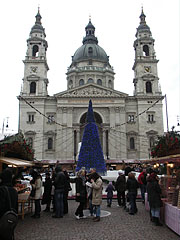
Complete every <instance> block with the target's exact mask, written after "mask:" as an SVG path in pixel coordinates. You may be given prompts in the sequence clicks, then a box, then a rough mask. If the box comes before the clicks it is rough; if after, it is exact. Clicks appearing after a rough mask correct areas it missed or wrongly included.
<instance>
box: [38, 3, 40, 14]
mask: <svg viewBox="0 0 180 240" xmlns="http://www.w3.org/2000/svg"><path fill="white" fill-rule="evenodd" d="M38 13H40V4H38Z"/></svg>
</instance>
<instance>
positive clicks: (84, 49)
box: [73, 43, 109, 63]
mask: <svg viewBox="0 0 180 240" xmlns="http://www.w3.org/2000/svg"><path fill="white" fill-rule="evenodd" d="M87 59H93V60H98V61H102V62H105V63H107V62H109V60H108V56H107V54H106V52H105V51H104V49H103V48H101V47H100V46H99V45H97V44H93V43H86V44H84V45H82V46H81V47H80V48H78V49H77V50H76V52H75V54H74V56H73V61H75V62H79V61H81V60H87Z"/></svg>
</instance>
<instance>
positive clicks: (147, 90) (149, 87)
mask: <svg viewBox="0 0 180 240" xmlns="http://www.w3.org/2000/svg"><path fill="white" fill-rule="evenodd" d="M146 92H147V93H152V84H151V82H149V81H148V82H146Z"/></svg>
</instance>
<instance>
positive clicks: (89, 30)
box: [72, 20, 109, 63]
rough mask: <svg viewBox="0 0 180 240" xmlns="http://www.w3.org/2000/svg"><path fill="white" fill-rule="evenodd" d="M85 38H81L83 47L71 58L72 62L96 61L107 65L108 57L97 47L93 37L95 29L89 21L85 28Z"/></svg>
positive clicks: (95, 39)
mask: <svg viewBox="0 0 180 240" xmlns="http://www.w3.org/2000/svg"><path fill="white" fill-rule="evenodd" d="M85 31H86V36H85V37H84V38H83V45H82V46H81V47H80V48H78V49H77V50H76V52H75V53H74V56H73V58H72V61H73V62H80V61H83V60H88V59H92V60H97V61H101V62H104V63H109V57H108V56H107V54H106V52H105V51H104V49H103V48H101V47H100V46H99V45H98V40H97V38H96V37H95V34H94V33H95V27H94V26H93V24H92V23H91V20H89V23H88V25H87V26H86V28H85Z"/></svg>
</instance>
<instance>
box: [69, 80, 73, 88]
mask: <svg viewBox="0 0 180 240" xmlns="http://www.w3.org/2000/svg"><path fill="white" fill-rule="evenodd" d="M72 87H73V81H72V80H70V81H69V88H72Z"/></svg>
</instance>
